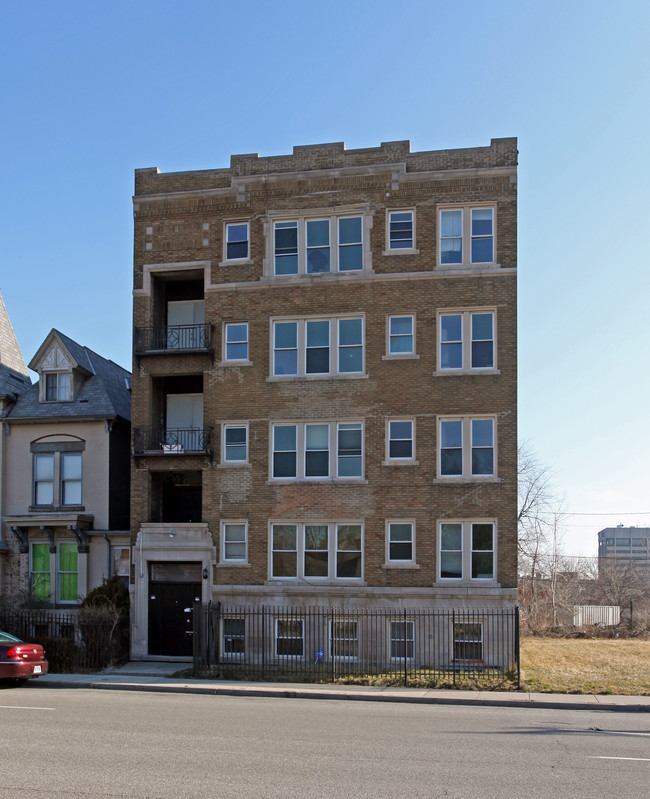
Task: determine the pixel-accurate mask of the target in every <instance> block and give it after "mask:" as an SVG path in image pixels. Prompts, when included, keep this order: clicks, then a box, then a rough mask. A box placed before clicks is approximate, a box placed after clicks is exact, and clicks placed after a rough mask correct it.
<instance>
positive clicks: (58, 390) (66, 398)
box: [40, 370, 74, 403]
mask: <svg viewBox="0 0 650 799" xmlns="http://www.w3.org/2000/svg"><path fill="white" fill-rule="evenodd" d="M61 377H66V378H67V386H66V387H65V389H66V390H65V391H64V390H63V387H62V386H60V385H59V383H60V378H61ZM52 378H56V387H55V389H54V393H55V394H56V397H55V398H54V399H48V397H47V394H48V385H47V383H48V379H50V380H51V379H52ZM40 382H41V384H42V388H41V391H40V394H41V396H40V400H41V402H48V403H55V402H72V400H73V399H74V380H73V377H72V372H70V371H66V370H59V371H56V372H42V373H41V377H40Z"/></svg>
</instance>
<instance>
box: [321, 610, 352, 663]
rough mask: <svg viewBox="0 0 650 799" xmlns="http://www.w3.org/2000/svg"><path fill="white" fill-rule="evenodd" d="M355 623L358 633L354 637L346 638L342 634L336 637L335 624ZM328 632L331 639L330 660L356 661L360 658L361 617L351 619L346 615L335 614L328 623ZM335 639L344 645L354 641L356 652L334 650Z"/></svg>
mask: <svg viewBox="0 0 650 799" xmlns="http://www.w3.org/2000/svg"><path fill="white" fill-rule="evenodd" d="M344 624H345V625H354V626H355V631H356V635H355V637H354V638H346V637H343V636H341V635H337V636H336V638H335V637H334V630H335V625H344ZM327 632H328V641H329V649H328V652H329V659H330V661H332V660H336V661H349V662H354V661H356V660H358V659H359V619H350V618H348V617H346V616H335V617H334V618H333V619H330V620H329V621H328V623H327ZM334 641H337V642H342V644H343V646H345V644H346V643H348V642H350V641H351V642H353V644H354V650H355V652H354V654H353V655H349V654H338V653H337V652H335V651H334V649H335V647H334Z"/></svg>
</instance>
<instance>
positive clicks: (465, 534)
mask: <svg viewBox="0 0 650 799" xmlns="http://www.w3.org/2000/svg"><path fill="white" fill-rule="evenodd" d="M494 530H495V526H494V522H491V521H444V522H440V524H439V526H438V564H439V566H438V577H439V579H440V580H494V579H495V577H496V572H495V551H494V541H495V536H494Z"/></svg>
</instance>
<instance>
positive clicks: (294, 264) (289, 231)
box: [273, 222, 298, 275]
mask: <svg viewBox="0 0 650 799" xmlns="http://www.w3.org/2000/svg"><path fill="white" fill-rule="evenodd" d="M273 233H274V236H273V249H274V256H275V274H276V275H297V274H298V222H276V223H275V224H274V226H273Z"/></svg>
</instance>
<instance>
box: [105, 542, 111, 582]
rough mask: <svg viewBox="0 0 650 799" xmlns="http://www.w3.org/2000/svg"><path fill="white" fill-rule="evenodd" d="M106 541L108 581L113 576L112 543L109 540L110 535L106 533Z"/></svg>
mask: <svg viewBox="0 0 650 799" xmlns="http://www.w3.org/2000/svg"><path fill="white" fill-rule="evenodd" d="M104 541H106V579H107V580H108V579H109V578H110V576H111V542H110V541H109V538H108V533H104Z"/></svg>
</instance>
